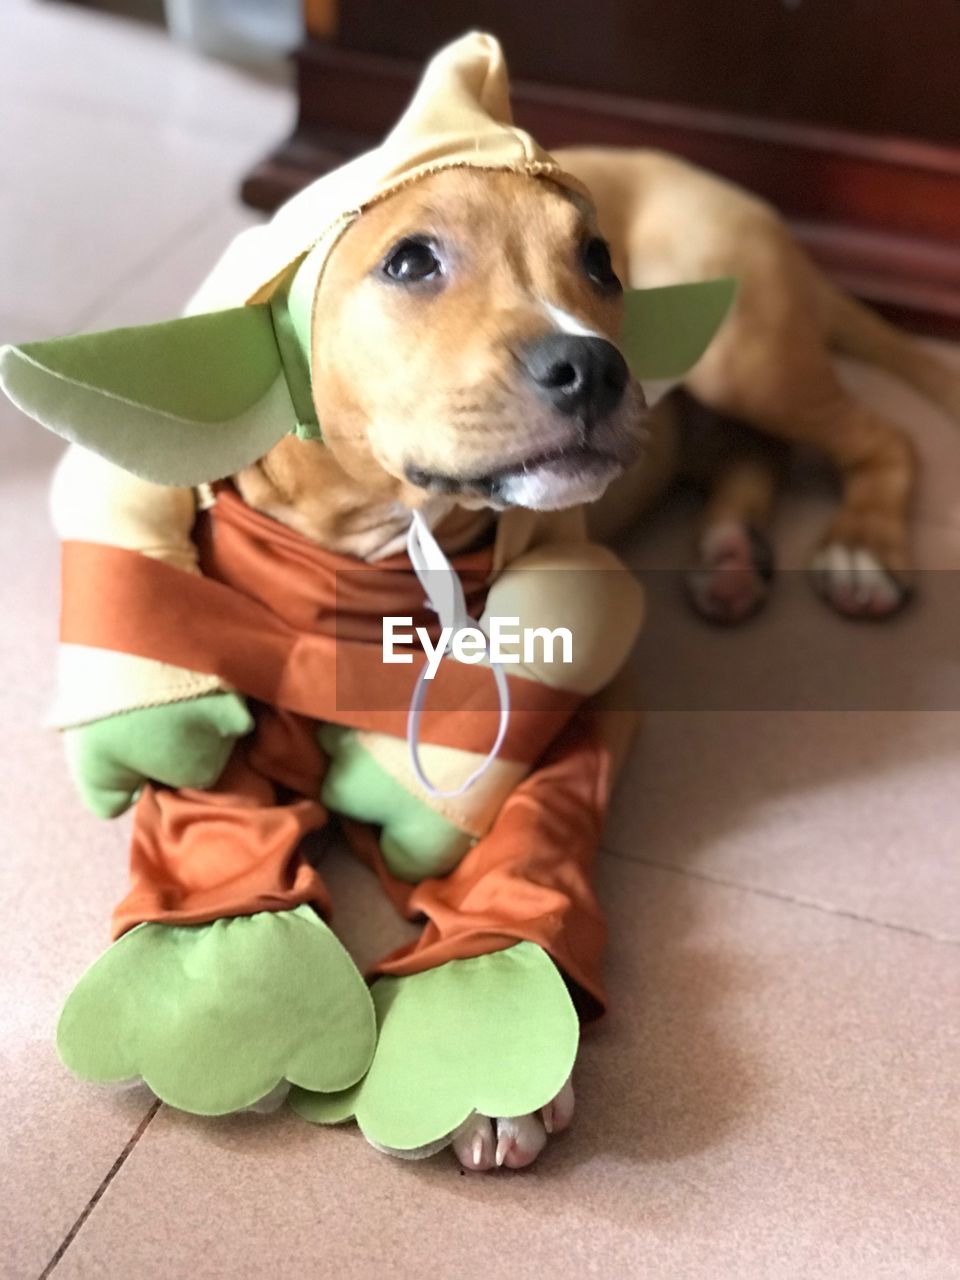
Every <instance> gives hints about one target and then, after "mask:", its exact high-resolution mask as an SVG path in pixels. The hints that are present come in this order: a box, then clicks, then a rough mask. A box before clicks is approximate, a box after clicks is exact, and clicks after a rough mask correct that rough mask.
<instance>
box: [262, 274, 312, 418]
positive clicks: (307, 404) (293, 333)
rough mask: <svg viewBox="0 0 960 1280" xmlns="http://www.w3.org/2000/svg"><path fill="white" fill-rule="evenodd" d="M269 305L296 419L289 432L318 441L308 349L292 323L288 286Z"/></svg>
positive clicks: (277, 293)
mask: <svg viewBox="0 0 960 1280" xmlns="http://www.w3.org/2000/svg"><path fill="white" fill-rule="evenodd" d="M268 305H269V307H270V318H271V320H272V321H273V332H274V337H275V338H276V343H277V351H278V352H279V354H280V363H281V364H282V365H283V375H284V377H285V378H286V380H287V389H288V391H289V392H290V399H291V400H292V402H293V408H294V412H295V414H296V419H297V420H296V424H295V426H294V427H293V428H292V431H293V433H294V434H295V435H296V436H297V437H298V438H299V439H300V440H321V439H323V434H322V432H321V430H320V423H319V422H318V421H317V411H316V409H315V408H314V406H313V391H312V389H311V386H310V363H309V358H308V355H307V351H308V350H309V346H308V345H307V344H304V343H303V342H302V340H301V334H300V332H298V328H297V324H296V321H295V320H294V315H293V312H292V310H291V307H290V285H284V286H282V287H281V288H280V289H278V290H277V292H276V293H275V294H274V295H273V297H272V298H271V299H270V302H269V304H268Z"/></svg>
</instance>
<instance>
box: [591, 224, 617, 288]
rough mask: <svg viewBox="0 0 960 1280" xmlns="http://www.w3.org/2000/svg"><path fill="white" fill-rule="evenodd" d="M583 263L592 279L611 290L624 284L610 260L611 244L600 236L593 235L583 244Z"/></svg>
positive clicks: (601, 286)
mask: <svg viewBox="0 0 960 1280" xmlns="http://www.w3.org/2000/svg"><path fill="white" fill-rule="evenodd" d="M583 265H584V269H585V270H586V273H587V275H588V276H589V277H590V279H591V280H592V281H593V282H594V284H597V285H599V286H600V288H601V289H608V290H610V291H611V292H612V291H613V290H615V289H620V288H621V287H622V286H621V284H620V280H619V278H618V276H617V273H616V272H615V271H614V269H613V263H612V262H611V261H610V246H609V245H608V244H607V242H606V240H602V239H601V238H600V236H593V237H592V238H591V239H590V240H588V241H587V243H586V244H585V245H584V246H583Z"/></svg>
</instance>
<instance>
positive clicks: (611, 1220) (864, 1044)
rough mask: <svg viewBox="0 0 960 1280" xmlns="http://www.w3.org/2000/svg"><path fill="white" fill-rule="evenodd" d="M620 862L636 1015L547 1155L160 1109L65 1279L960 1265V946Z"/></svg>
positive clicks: (585, 1068)
mask: <svg viewBox="0 0 960 1280" xmlns="http://www.w3.org/2000/svg"><path fill="white" fill-rule="evenodd" d="M355 875H356V876H358V877H359V876H361V875H362V873H361V872H360V871H359V870H357V871H356V873H355ZM346 878H347V877H344V879H346ZM602 883H603V887H604V894H605V897H606V899H607V901H608V904H609V906H610V909H611V914H612V920H611V924H612V931H613V933H612V936H613V942H612V946H611V963H610V987H611V995H612V998H613V1012H612V1013H611V1014H610V1016H609V1018H608V1020H607V1021H606V1023H605V1024H602V1025H601V1026H600V1027H599V1028H597V1029H596V1030H595V1031H594V1032H593V1033H588V1036H587V1039H586V1044H585V1047H584V1050H583V1054H582V1062H581V1066H580V1068H579V1073H578V1080H579V1088H580V1109H579V1116H578V1120H577V1123H576V1125H575V1127H574V1130H573V1131H572V1132H571V1133H570V1134H569V1135H567V1136H566V1137H564V1138H562V1139H560V1140H558V1142H557V1144H556V1146H555V1148H554V1149H553V1150H552V1151H550V1152H549V1153H548V1155H547V1156H546V1158H545V1159H544V1161H543V1163H542V1164H541V1165H539V1166H538V1167H537V1168H536V1169H534V1170H532V1171H530V1172H528V1173H527V1174H521V1175H519V1176H513V1177H508V1176H487V1177H484V1176H468V1175H462V1174H460V1173H459V1172H458V1171H457V1168H456V1166H455V1165H454V1164H453V1163H452V1161H451V1160H450V1159H449V1157H447V1156H441V1157H439V1158H437V1159H436V1160H432V1161H429V1162H427V1163H425V1164H423V1165H414V1166H410V1165H406V1164H402V1163H399V1162H394V1161H392V1160H390V1159H388V1158H385V1157H382V1156H380V1155H378V1154H377V1153H375V1152H374V1151H372V1150H371V1149H370V1148H368V1147H366V1145H365V1144H364V1143H363V1142H362V1140H361V1139H360V1138H359V1136H358V1135H357V1134H356V1132H354V1131H352V1130H350V1129H344V1130H336V1131H328V1132H324V1131H315V1130H311V1129H310V1128H308V1127H307V1126H304V1125H301V1124H300V1123H299V1122H298V1121H296V1120H294V1119H293V1118H291V1117H289V1116H279V1117H267V1118H251V1117H239V1118H234V1119H231V1120H226V1121H219V1122H207V1121H200V1120H195V1119H190V1118H187V1117H184V1116H181V1115H175V1114H172V1113H170V1112H166V1111H162V1112H161V1113H160V1114H159V1116H158V1117H157V1118H156V1119H155V1120H154V1121H153V1123H152V1124H151V1125H150V1127H149V1128H148V1129H147V1131H146V1133H145V1135H144V1136H143V1138H142V1139H141V1140H140V1142H139V1143H138V1145H137V1146H136V1148H135V1149H134V1151H133V1153H132V1155H131V1156H130V1158H129V1159H128V1160H127V1162H126V1164H125V1165H124V1166H123V1168H122V1170H121V1171H120V1173H119V1174H118V1176H117V1177H116V1179H115V1180H114V1181H113V1183H112V1185H111V1186H110V1188H109V1190H108V1191H107V1192H106V1194H105V1195H104V1197H103V1199H102V1200H101V1201H100V1203H99V1205H98V1207H97V1208H96V1210H95V1211H94V1213H93V1214H92V1216H91V1217H90V1218H89V1220H88V1221H87V1223H86V1224H85V1225H84V1227H83V1228H82V1230H81V1231H80V1232H79V1234H78V1236H77V1237H76V1239H75V1241H74V1242H73V1244H72V1245H71V1247H70V1248H69V1249H68V1251H67V1252H66V1254H65V1256H64V1258H63V1260H62V1261H61V1263H60V1265H59V1267H58V1268H57V1272H56V1274H57V1277H58V1280H87V1278H88V1277H99V1276H105V1275H120V1274H125V1275H150V1276H151V1277H152V1278H153V1280H167V1278H168V1277H170V1278H172V1277H180V1276H184V1275H191V1276H195V1277H198V1278H204V1280H205V1278H206V1277H211V1278H213V1277H217V1278H219V1277H223V1276H231V1277H237V1278H240V1277H246V1276H251V1277H252V1276H260V1275H262V1274H264V1273H265V1272H266V1273H270V1274H273V1275H277V1276H299V1275H306V1274H323V1275H339V1276H344V1277H364V1278H365V1277H371V1278H372V1277H374V1276H377V1275H383V1274H389V1275H393V1276H398V1277H407V1276H409V1277H414V1276H418V1275H422V1274H423V1272H424V1269H425V1268H429V1269H430V1271H431V1272H432V1273H433V1274H437V1275H444V1276H447V1275H449V1276H454V1275H456V1276H464V1277H468V1278H470V1280H472V1278H473V1277H477V1280H480V1278H481V1277H487V1278H489V1280H496V1278H497V1277H505V1278H506V1277H519V1278H525V1277H530V1278H531V1280H532V1278H533V1277H537V1278H538V1280H539V1277H542V1276H544V1275H554V1276H558V1277H567V1276H581V1275H598V1276H603V1277H605V1278H610V1280H614V1278H616V1280H619V1278H620V1277H624V1278H626V1277H634V1276H643V1275H648V1276H683V1277H685V1278H687V1277H690V1278H691V1280H694V1278H698V1277H704V1278H705V1280H717V1277H726V1276H731V1277H732V1276H737V1277H745V1278H747V1280H753V1278H756V1280H761V1278H762V1280H776V1278H778V1277H791V1278H792V1277H798V1276H804V1277H821V1276H822V1277H829V1278H830V1280H845V1278H847V1277H849V1278H851V1280H853V1278H857V1280H860V1278H861V1277H862V1278H866V1277H868V1276H869V1277H871V1278H873V1277H897V1278H898V1280H902V1278H904V1277H915V1278H919V1277H923V1278H925V1280H939V1278H940V1277H943V1276H947V1275H950V1274H953V1272H954V1270H955V1264H956V1260H957V1257H958V1256H960V1255H958V1249H960V1236H958V1234H957V1230H956V1221H955V1213H954V1195H953V1188H954V1187H955V1183H956V1176H957V1165H956V1160H957V1155H956V1150H957V1149H956V1138H957V1134H956V1103H957V1098H956V1081H957V1072H956V1066H957V1062H956V1054H957V1050H956V1041H955V1037H954V1035H953V1033H952V1032H951V1030H950V1010H951V1005H952V1004H953V1003H954V1002H955V998H956V991H957V978H958V953H957V951H956V949H955V948H951V947H947V946H945V945H943V944H939V943H935V942H931V941H929V940H927V939H919V938H914V937H910V936H907V935H904V934H901V933H897V932H895V931H893V930H888V929H882V928H878V927H876V926H872V925H866V924H862V923H860V922H857V921H851V920H847V919H843V918H840V917H837V916H833V915H830V914H827V913H824V912H820V911H815V910H811V909H808V908H802V907H798V906H795V905H792V904H789V903H784V902H778V901H772V900H769V899H765V898H762V897H760V896H758V895H755V894H751V893H748V892H744V891H741V890H737V889H729V888H724V887H720V886H715V885H708V884H704V883H702V882H697V881H695V880H692V879H690V878H689V877H686V876H683V875H678V874H675V873H670V872H663V871H655V870H650V869H647V868H642V867H637V866H635V865H631V864H630V863H626V862H623V861H618V860H614V859H607V860H606V863H605V866H604V868H603V875H602ZM346 887H347V886H346V885H345V884H341V885H340V888H341V889H345V888H346ZM359 887H360V886H359V881H358V884H357V885H356V886H354V888H356V889H358V888H359ZM367 887H372V886H367ZM951 1108H952V1109H953V1110H952V1112H951Z"/></svg>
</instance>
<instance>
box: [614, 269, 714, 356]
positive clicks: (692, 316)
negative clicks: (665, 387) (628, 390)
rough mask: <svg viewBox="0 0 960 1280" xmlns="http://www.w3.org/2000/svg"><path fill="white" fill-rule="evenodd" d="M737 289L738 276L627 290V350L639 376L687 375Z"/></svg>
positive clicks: (625, 311)
mask: <svg viewBox="0 0 960 1280" xmlns="http://www.w3.org/2000/svg"><path fill="white" fill-rule="evenodd" d="M736 293H737V281H736V280H733V279H729V278H727V279H720V280H704V281H702V282H700V283H697V284H675V285H667V286H666V287H665V288H662V289H627V290H625V292H624V320H623V343H622V345H623V354H624V356H625V357H626V360H627V363H628V364H629V366H630V370H631V372H632V373H633V375H634V377H635V378H639V379H641V380H643V379H649V380H650V381H661V380H666V379H671V378H681V377H683V375H684V374H685V373H687V371H688V370H690V369H692V368H693V366H694V365H695V364H696V363H697V361H698V360H699V359H700V357H701V356H702V355H703V353H704V352H705V351H706V349H707V347H709V345H710V343H711V341H712V340H713V337H714V335H715V334H716V332H717V330H718V329H719V328H720V325H721V324H722V323H723V321H724V320H725V319H726V316H727V312H728V311H729V310H730V307H731V305H732V304H733V300H734V298H735V297H736Z"/></svg>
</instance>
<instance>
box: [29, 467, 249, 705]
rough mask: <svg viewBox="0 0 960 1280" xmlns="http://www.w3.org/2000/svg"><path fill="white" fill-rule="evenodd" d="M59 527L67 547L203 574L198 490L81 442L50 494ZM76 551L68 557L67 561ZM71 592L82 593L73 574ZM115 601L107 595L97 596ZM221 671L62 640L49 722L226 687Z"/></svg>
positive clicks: (65, 588) (66, 585)
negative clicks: (112, 550) (143, 475)
mask: <svg viewBox="0 0 960 1280" xmlns="http://www.w3.org/2000/svg"><path fill="white" fill-rule="evenodd" d="M51 512H52V516H53V523H54V527H55V528H56V531H57V534H58V535H59V537H60V540H61V542H62V543H63V544H64V547H65V549H66V548H67V547H69V545H70V544H73V543H93V544H99V545H102V546H111V547H122V548H124V549H126V550H129V551H135V552H138V553H139V554H141V555H144V556H149V557H151V558H153V559H156V560H162V561H164V562H165V563H166V564H169V565H171V566H173V567H174V568H176V569H180V570H183V571H184V572H186V573H199V568H198V565H197V549H196V547H195V545H194V543H193V540H192V538H191V530H192V528H193V523H194V520H195V518H196V512H197V503H196V496H195V494H194V491H193V490H192V489H179V488H172V487H167V486H164V485H156V484H150V483H149V482H147V481H146V480H141V479H139V478H137V477H136V476H133V475H130V474H129V473H128V472H126V471H123V470H121V469H120V468H119V467H116V466H114V465H113V464H112V463H109V462H106V461H104V460H103V459H102V458H100V457H98V456H97V455H96V454H94V453H90V452H89V451H88V450H86V449H82V448H80V447H79V446H77V445H73V446H71V448H69V449H68V450H67V452H66V454H65V455H64V457H63V459H62V461H61V463H60V465H59V467H58V468H57V472H56V474H55V476H54V481H53V489H52V493H51ZM68 563H69V557H65V566H66V565H68ZM68 574H69V568H65V574H64V581H63V584H62V589H63V591H64V592H66V591H70V592H77V591H79V592H82V591H83V590H84V584H83V582H77V581H74V580H72V579H70V578H68ZM97 604H100V605H102V607H109V602H108V601H102V602H100V601H98V602H91V605H92V606H93V605H97ZM226 688H227V686H226V685H224V684H223V682H222V681H220V680H219V679H218V678H217V677H216V676H211V675H206V674H201V673H199V672H194V671H188V670H185V669H184V668H182V667H175V666H171V665H170V664H168V663H164V662H156V661H154V660H152V659H149V658H140V657H137V656H135V655H132V654H124V653H115V652H112V651H109V650H106V649H95V648H92V647H89V646H87V645H79V644H71V643H67V642H61V645H60V650H59V653H58V671H57V693H56V697H55V701H54V705H53V707H52V709H51V711H50V714H49V716H48V722H49V723H50V724H51V725H53V726H54V727H55V728H58V729H67V728H73V727H76V726H78V725H82V724H88V723H90V722H91V721H93V720H100V719H103V718H104V717H106V716H110V715H116V714H118V713H119V712H122V711H132V710H135V709H137V708H140V707H148V706H158V705H161V704H164V703H169V702H179V701H183V700H185V699H188V698H195V697H198V696H200V695H201V694H205V693H211V692H215V691H218V690H224V689H226Z"/></svg>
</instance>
